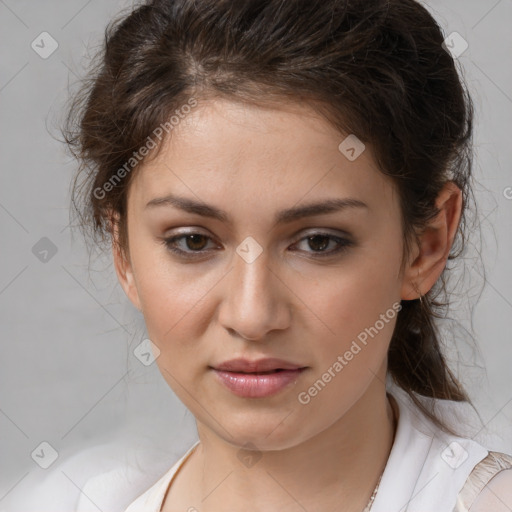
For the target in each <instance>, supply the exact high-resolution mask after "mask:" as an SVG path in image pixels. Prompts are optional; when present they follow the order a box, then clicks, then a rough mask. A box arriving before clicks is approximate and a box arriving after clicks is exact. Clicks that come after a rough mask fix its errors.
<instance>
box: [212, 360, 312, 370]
mask: <svg viewBox="0 0 512 512" xmlns="http://www.w3.org/2000/svg"><path fill="white" fill-rule="evenodd" d="M213 368H215V370H224V371H229V372H244V373H257V372H267V371H269V370H278V369H280V370H298V369H300V368H304V367H303V366H300V365H298V364H294V363H290V362H288V361H284V360H283V359H277V358H275V357H271V358H264V359H258V360H256V361H250V360H249V359H243V358H237V359H230V360H229V361H224V362H223V363H221V364H218V365H216V366H214V367H213Z"/></svg>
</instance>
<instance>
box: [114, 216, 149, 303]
mask: <svg viewBox="0 0 512 512" xmlns="http://www.w3.org/2000/svg"><path fill="white" fill-rule="evenodd" d="M110 228H111V234H112V258H113V263H114V268H115V270H116V274H117V278H118V280H119V284H120V285H121V287H122V288H123V290H124V293H125V294H126V296H127V297H128V298H129V299H130V301H131V303H132V304H133V305H134V306H135V307H136V308H137V309H138V310H139V311H142V307H141V304H140V299H139V294H138V291H137V285H136V282H135V277H134V273H133V269H132V264H131V262H130V261H129V258H127V256H126V255H125V254H124V252H123V250H122V248H121V246H120V242H119V223H118V217H117V216H116V215H111V216H110Z"/></svg>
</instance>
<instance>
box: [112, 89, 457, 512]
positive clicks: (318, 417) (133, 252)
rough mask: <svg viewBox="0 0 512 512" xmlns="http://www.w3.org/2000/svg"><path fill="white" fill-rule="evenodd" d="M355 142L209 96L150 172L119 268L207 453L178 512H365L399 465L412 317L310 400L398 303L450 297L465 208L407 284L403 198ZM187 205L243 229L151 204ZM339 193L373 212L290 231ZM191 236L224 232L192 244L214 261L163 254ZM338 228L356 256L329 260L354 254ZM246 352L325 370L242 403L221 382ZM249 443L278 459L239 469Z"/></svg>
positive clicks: (146, 169) (388, 329)
mask: <svg viewBox="0 0 512 512" xmlns="http://www.w3.org/2000/svg"><path fill="white" fill-rule="evenodd" d="M345 136H346V135H342V134H340V133H339V132H337V131H336V130H335V129H334V128H333V127H331V126H330V125H329V124H328V123H327V122H326V121H325V120H324V119H322V118H320V117H319V116H317V115H316V114H315V113H314V111H313V110H311V109H310V108H309V107H308V106H306V105H304V104H300V105H299V104H294V103H282V104H281V107H280V108H279V109H278V108H276V106H275V105H273V106H272V107H268V108H266V107H265V108H264V107H262V106H254V105H242V104H241V103H238V102H234V101H229V100H226V99H215V100H213V99H210V100H209V101H207V102H205V103H201V104H199V105H198V106H197V107H196V108H194V109H193V110H192V112H191V113H190V114H188V115H187V117H186V118H185V119H184V120H183V121H181V123H180V124H179V125H178V126H177V127H176V128H175V130H173V132H172V138H170V139H169V140H168V141H167V143H166V145H165V146H164V147H163V148H162V151H161V152H160V154H159V155H158V157H157V158H156V159H154V160H152V161H148V162H147V163H145V164H144V165H143V166H142V167H140V168H139V169H138V170H137V173H136V174H134V176H133V180H132V183H131V184H130V188H129V193H128V238H129V247H128V249H129V252H128V254H126V255H125V254H123V253H122V252H121V251H119V250H118V249H117V246H116V245H115V244H114V246H113V247H114V249H113V256H114V264H115V268H116V272H117V275H118V278H119V281H120V283H121V285H122V287H123V289H124V291H125V293H126V294H127V296H128V297H129V298H130V300H131V301H132V303H133V304H134V305H135V307H137V308H139V309H140V310H141V311H142V312H143V315H144V318H145V322H146V327H147V331H148V335H149V338H150V339H151V340H152V342H153V343H154V344H155V345H156V346H157V347H158V349H159V350H160V355H159V357H158V358H157V359H156V363H157V364H158V367H159V369H160V371H161V373H162V375H163V377H164V378H165V380H166V381H167V382H168V384H169V386H170V387H171V388H172V389H173V391H174V392H175V393H176V395H177V396H178V397H179V398H180V399H181V400H182V401H183V403H184V404H185V406H186V407H187V408H188V409H189V410H190V411H191V412H192V413H193V414H194V416H195V418H196V422H197V430H198V434H199V439H200V441H201V442H200V444H199V446H198V448H197V449H196V450H195V451H194V452H193V454H192V455H191V457H190V458H189V459H188V461H187V462H186V464H185V465H184V466H183V467H182V469H181V470H180V472H179V473H178V475H177V476H176V478H175V480H174V482H173V484H172V486H171V487H170V489H169V491H168V493H167V496H166V499H165V502H164V505H163V508H162V510H164V511H171V510H173V511H175V510H188V509H189V507H195V509H197V510H199V511H201V512H212V511H219V510H244V511H248V512H255V511H264V510H265V511H267V512H268V511H277V510H279V511H283V510H284V511H290V512H292V511H293V512H295V511H301V512H303V511H304V509H306V510H308V512H313V511H326V510H336V509H337V507H339V503H340V502H341V503H343V504H344V508H343V509H344V510H345V511H347V512H351V511H354V512H356V511H357V512H360V511H361V510H363V508H364V507H365V505H366V504H367V502H368V499H369V497H370V495H371V493H372V491H373V489H374V487H375V485H376V483H377V480H378V478H379V476H380V474H381V473H382V471H383V469H384V466H385V464H386V461H387V458H388V456H389V452H390V449H391V446H392V442H393V436H394V428H393V411H392V408H391V404H390V401H389V400H388V398H387V396H386V390H385V376H386V366H387V349H388V346H389V342H390V339H391V335H392V332H393V328H394V325H395V322H396V315H395V316H394V317H393V319H392V320H389V321H388V322H387V323H385V325H384V327H383V328H382V329H380V330H379V332H378V334H377V335H374V337H373V338H369V341H368V343H367V345H366V346H364V348H363V349H362V350H361V351H360V352H359V353H358V354H357V355H356V356H354V358H353V359H352V360H351V361H350V362H349V363H348V364H347V365H346V366H344V368H343V370H342V371H341V372H339V373H337V374H336V376H335V377H334V378H332V380H331V381H330V382H329V383H328V384H327V385H326V386H325V387H324V388H323V389H322V391H321V392H319V393H318V394H317V395H316V396H315V397H313V398H311V401H310V402H309V403H308V404H302V403H299V401H298V398H297V397H298V394H299V393H300V392H303V391H307V390H308V388H309V387H310V386H312V384H313V383H314V382H315V381H316V380H317V379H319V378H321V377H322V374H323V373H324V372H326V371H327V369H328V368H329V367H332V365H333V363H334V362H335V361H336V360H337V357H338V356H339V355H343V354H344V353H345V352H346V351H347V350H348V349H349V348H350V346H351V343H352V342H353V340H355V339H356V338H357V335H358V334H359V333H361V332H362V331H364V329H365V328H368V327H370V326H373V325H374V324H375V322H376V321H377V320H378V319H379V315H381V314H383V313H385V312H386V311H387V310H390V309H391V308H392V304H393V303H396V302H399V301H400V300H411V299H415V298H417V297H418V296H419V293H420V292H421V293H422V294H425V293H426V292H427V291H428V290H429V289H430V288H431V287H432V286H433V284H434V283H435V282H436V280H437V279H438V277H439V276H440V274H441V272H442V270H443V268H444V267H445V264H446V260H447V257H448V254H449V250H450V247H451V245H452V242H453V239H454V236H455V233H456V229H457V226H458V223H459V220H460V212H461V204H462V199H461V192H460V190H459V189H458V188H457V187H456V186H455V185H454V184H453V183H451V182H449V183H447V184H446V186H445V188H444V189H443V190H442V192H441V193H440V194H439V197H438V201H437V206H438V208H440V213H439V215H438V216H437V218H435V219H434V220H433V221H432V222H431V224H430V225H429V227H428V229H427V230H425V232H424V233H423V234H422V237H421V243H420V244H419V245H418V246H415V248H414V251H413V253H412V254H411V256H410V258H409V261H408V262H407V265H406V269H405V271H404V272H403V273H402V274H400V273H399V267H400V262H401V255H402V244H403V234H402V231H401V223H400V209H399V203H398V195H397V193H396V191H395V189H394V186H393V184H392V182H391V181H390V179H389V178H387V177H386V176H384V175H383V174H382V173H381V172H380V171H379V170H378V169H377V167H376V164H375V162H374V158H373V156H372V153H371V147H370V146H369V145H367V146H366V149H365V151H364V152H363V153H362V154H361V155H360V156H359V157H358V158H357V159H356V160H354V161H350V160H348V159H347V158H346V157H345V156H344V155H343V154H342V153H341V152H340V151H339V150H338V145H339V144H340V142H341V141H342V140H343V139H344V138H345ZM171 192H172V193H173V194H176V195H180V196H185V197H187V198H191V199H195V200H200V201H203V202H205V203H208V204H211V205H214V206H216V207H218V208H222V209H223V210H225V211H226V213H227V214H229V216H230V217H231V220H232V223H231V224H229V223H226V222H223V221H220V220H216V219H211V218H206V217H202V216H199V215H198V214H191V213H188V212H184V211H182V210H179V209H177V208H174V207H173V206H170V205H165V206H158V207H154V208H145V205H146V204H147V203H148V202H149V201H150V200H152V199H154V198H157V197H161V196H165V195H166V194H168V193H171ZM332 197H335V198H345V197H351V198H357V199H359V200H361V201H363V202H364V203H366V204H367V206H368V207H367V208H347V209H345V210H342V211H337V212H334V213H329V214H323V215H316V216H314V217H306V218H302V219H299V220H295V221H293V222H291V223H287V224H280V225H277V226H274V225H273V217H274V214H275V212H276V211H278V210H281V209H284V208H291V207H294V206H300V205H303V204H305V203H309V202H313V201H319V200H324V199H326V198H332ZM184 232H188V233H190V232H195V233H200V234H203V235H205V236H207V237H210V238H206V239H201V238H200V239H199V240H198V241H196V242H195V244H194V243H189V245H187V244H186V240H185V239H182V240H181V241H180V242H179V243H178V247H179V248H181V249H182V250H185V251H188V252H193V251H194V250H196V251H198V250H199V251H203V252H202V255H201V256H199V257H197V259H192V260H186V259H181V258H180V257H179V256H176V255H174V254H173V253H172V252H170V251H169V250H168V249H167V248H166V246H165V245H164V243H162V240H163V239H164V238H166V237H170V236H171V235H173V236H176V235H178V234H183V233H184ZM325 232H327V234H330V235H333V236H339V237H341V238H348V239H349V240H351V241H352V242H353V244H352V245H350V246H348V247H346V250H345V251H342V252H340V253H338V254H333V255H330V256H327V257H323V258H322V257H321V256H316V255H318V254H321V249H319V248H318V247H320V246H321V244H322V243H324V242H325V243H329V245H328V246H327V247H326V248H325V251H326V252H330V251H331V252H332V251H334V249H336V247H337V246H338V245H337V244H336V242H335V240H333V239H330V238H327V239H321V240H317V244H316V245H315V244H308V241H307V238H305V237H307V236H311V235H312V234H314V233H325ZM116 236H117V232H115V237H116ZM249 236H250V237H253V238H254V239H255V240H256V241H257V243H258V244H259V246H261V249H262V253H261V254H260V255H259V256H258V257H257V258H256V259H255V260H254V261H253V262H252V263H247V262H246V261H245V260H244V259H243V258H241V257H240V256H239V255H238V254H237V252H236V249H237V247H238V246H239V245H240V244H242V242H243V241H244V239H246V237H249ZM391 311H393V310H392V309H391ZM234 357H246V358H248V359H253V360H254V359H259V358H261V357H279V358H282V359H285V360H287V361H290V362H293V363H297V364H300V366H307V367H308V369H307V370H306V371H305V372H303V373H302V374H301V375H300V376H299V377H298V379H297V381H296V382H294V383H292V384H291V385H289V386H288V387H286V388H285V389H284V390H282V391H280V392H279V393H277V394H275V395H273V396H270V397H267V398H258V399H254V398H241V397H238V396H236V395H234V394H232V393H231V392H230V391H229V390H228V389H227V388H226V387H225V386H223V384H222V383H220V382H219V381H218V380H217V379H216V378H215V377H216V375H215V374H214V373H213V371H212V370H211V369H209V365H215V364H218V363H220V362H222V361H226V360H228V359H232V358H234ZM248 442H250V443H252V444H253V445H254V447H255V449H256V451H254V452H251V451H250V450H249V451H247V452H243V453H253V454H257V455H261V458H260V459H259V460H258V461H257V462H256V463H255V464H254V465H252V466H250V467H247V466H246V465H244V464H243V463H242V462H241V460H240V458H239V457H238V455H239V453H240V451H241V450H242V449H243V447H244V445H245V444H246V443H248ZM190 510H193V509H190Z"/></svg>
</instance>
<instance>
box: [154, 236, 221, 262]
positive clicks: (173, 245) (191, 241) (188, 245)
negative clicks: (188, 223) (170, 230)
mask: <svg viewBox="0 0 512 512" xmlns="http://www.w3.org/2000/svg"><path fill="white" fill-rule="evenodd" d="M207 240H212V239H211V237H209V236H207V235H203V234H202V233H186V234H183V235H177V236H173V237H171V238H165V239H164V240H163V243H164V245H165V246H166V247H167V249H169V250H170V251H171V252H173V253H175V254H178V255H179V256H182V257H184V258H194V257H196V255H197V256H199V255H201V254H202V253H204V252H205V251H204V247H205V245H206V244H205V241H207ZM178 246H180V247H178ZM187 249H190V251H188V250H187ZM194 253H196V254H194Z"/></svg>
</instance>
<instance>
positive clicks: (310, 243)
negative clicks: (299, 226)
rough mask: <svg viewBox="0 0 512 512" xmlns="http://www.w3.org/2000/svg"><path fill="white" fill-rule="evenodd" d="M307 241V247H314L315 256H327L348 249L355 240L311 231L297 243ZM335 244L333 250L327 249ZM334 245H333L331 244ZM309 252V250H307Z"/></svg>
mask: <svg viewBox="0 0 512 512" xmlns="http://www.w3.org/2000/svg"><path fill="white" fill-rule="evenodd" d="M303 242H305V243H306V245H307V247H309V248H311V249H313V251H312V253H313V257H315V258H325V257H327V256H333V255H335V254H338V253H341V252H344V251H346V250H348V248H349V247H351V246H352V245H353V242H352V241H351V240H349V239H347V238H342V237H339V236H334V235H331V234H329V233H311V234H309V235H308V236H306V237H304V238H302V239H301V240H299V242H298V243H297V244H295V245H299V244H300V243H303ZM331 244H334V249H333V250H327V248H328V247H329V245H331ZM331 246H332V245H331ZM306 252H309V251H306Z"/></svg>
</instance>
